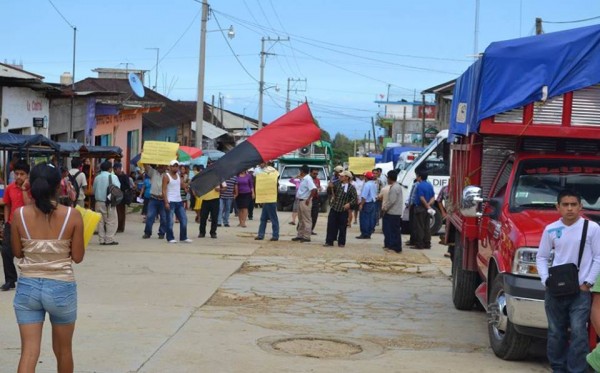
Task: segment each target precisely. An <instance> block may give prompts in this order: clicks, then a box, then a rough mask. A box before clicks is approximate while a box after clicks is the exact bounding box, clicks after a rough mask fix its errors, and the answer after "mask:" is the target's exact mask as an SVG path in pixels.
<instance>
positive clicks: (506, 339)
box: [488, 275, 531, 360]
mask: <svg viewBox="0 0 600 373" xmlns="http://www.w3.org/2000/svg"><path fill="white" fill-rule="evenodd" d="M488 315H489V318H490V320H489V322H488V334H489V337H490V346H491V347H492V350H493V351H494V354H496V356H498V357H499V358H500V359H503V360H523V359H524V358H525V357H526V356H527V351H528V350H529V345H530V344H531V337H529V336H526V335H523V334H520V333H519V332H517V330H516V329H515V327H514V326H513V324H512V323H511V322H510V320H509V319H508V313H507V310H506V295H505V294H504V286H503V282H502V276H501V275H498V276H496V277H495V278H494V279H493V282H492V291H491V292H490V295H489V298H488Z"/></svg>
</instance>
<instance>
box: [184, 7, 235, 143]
mask: <svg viewBox="0 0 600 373" xmlns="http://www.w3.org/2000/svg"><path fill="white" fill-rule="evenodd" d="M194 1H196V2H197V3H199V2H200V1H198V0H194ZM207 22H208V1H207V0H202V20H201V22H200V57H199V58H200V61H199V63H198V100H197V102H196V141H195V143H196V144H195V145H196V147H197V148H200V149H202V122H203V121H204V70H205V66H206V33H207V31H206V23H207ZM212 31H224V30H211V31H208V32H212ZM227 36H228V37H229V38H230V39H233V38H234V37H235V30H234V29H233V26H230V27H229V29H227Z"/></svg>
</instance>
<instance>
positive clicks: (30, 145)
mask: <svg viewBox="0 0 600 373" xmlns="http://www.w3.org/2000/svg"><path fill="white" fill-rule="evenodd" d="M39 147H45V148H49V149H51V150H54V151H59V150H60V146H59V145H58V143H56V142H54V141H52V140H50V139H49V138H47V137H46V136H43V135H18V134H14V133H8V132H4V133H0V150H28V151H32V150H38V148H39Z"/></svg>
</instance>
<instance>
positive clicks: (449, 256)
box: [444, 253, 452, 258]
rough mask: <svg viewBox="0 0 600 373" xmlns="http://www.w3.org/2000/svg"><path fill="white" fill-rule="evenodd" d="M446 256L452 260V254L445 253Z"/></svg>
mask: <svg viewBox="0 0 600 373" xmlns="http://www.w3.org/2000/svg"><path fill="white" fill-rule="evenodd" d="M444 256H445V257H446V258H452V254H450V253H444Z"/></svg>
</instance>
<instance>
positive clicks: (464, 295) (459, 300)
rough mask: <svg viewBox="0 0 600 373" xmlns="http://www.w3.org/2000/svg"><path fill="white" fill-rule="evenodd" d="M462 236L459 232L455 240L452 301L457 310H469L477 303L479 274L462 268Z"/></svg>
mask: <svg viewBox="0 0 600 373" xmlns="http://www.w3.org/2000/svg"><path fill="white" fill-rule="evenodd" d="M463 254H464V253H463V247H462V237H461V236H460V234H459V233H458V232H457V233H456V237H455V241H454V260H453V261H452V302H453V303H454V307H455V308H456V309H457V310H463V311H469V310H472V309H473V305H475V302H476V298H475V289H477V285H478V282H479V275H478V274H477V272H475V271H467V270H465V269H463V268H462V257H463Z"/></svg>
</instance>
